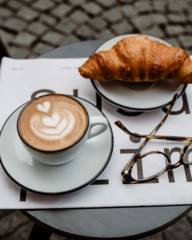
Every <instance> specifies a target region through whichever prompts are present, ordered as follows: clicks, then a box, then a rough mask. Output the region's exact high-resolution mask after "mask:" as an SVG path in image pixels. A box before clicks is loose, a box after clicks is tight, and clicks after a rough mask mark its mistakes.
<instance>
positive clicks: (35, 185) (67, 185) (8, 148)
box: [0, 98, 113, 194]
mask: <svg viewBox="0 0 192 240" xmlns="http://www.w3.org/2000/svg"><path fill="white" fill-rule="evenodd" d="M78 100H79V101H80V102H82V103H83V104H84V105H85V107H86V108H87V110H88V113H89V114H90V115H93V116H94V115H100V116H103V117H105V116H104V115H103V113H101V112H100V111H99V110H98V109H97V108H96V107H95V106H93V105H92V104H91V103H89V102H87V101H86V100H83V99H80V98H78ZM23 106H24V105H23ZM23 106H21V107H19V108H18V109H16V110H15V111H14V112H13V113H12V114H11V115H10V116H9V118H8V119H7V120H6V122H5V124H4V126H3V128H2V132H1V136H0V156H1V164H2V166H3V169H4V170H5V172H6V173H7V175H8V176H9V177H10V178H11V179H12V180H13V181H14V182H16V183H17V184H19V185H21V186H22V187H23V188H25V189H26V190H30V191H33V192H36V193H43V194H60V193H67V192H71V191H74V190H77V189H80V188H82V187H84V186H86V185H87V184H89V183H91V182H92V181H93V180H95V179H96V178H97V177H98V176H99V174H101V172H102V171H103V170H104V169H105V167H106V166H107V164H108V162H109V160H110V157H111V154H112V150H113V133H112V129H111V126H110V124H109V126H108V128H107V130H106V131H105V132H103V133H102V134H100V135H98V136H96V137H94V138H92V139H90V140H88V142H87V143H86V144H85V146H84V147H83V148H82V150H81V151H80V153H79V156H78V157H77V159H74V160H72V161H71V162H69V163H66V164H63V165H60V166H48V165H45V164H41V163H39V162H37V160H33V159H32V157H31V156H30V155H29V153H28V152H27V150H26V149H25V148H24V146H23V145H22V143H21V140H20V139H19V137H18V134H17V129H16V120H17V117H18V115H19V113H20V111H21V109H22V108H23Z"/></svg>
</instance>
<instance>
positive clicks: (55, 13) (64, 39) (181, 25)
mask: <svg viewBox="0 0 192 240" xmlns="http://www.w3.org/2000/svg"><path fill="white" fill-rule="evenodd" d="M123 33H147V34H152V35H154V36H157V37H161V38H163V39H165V40H167V41H168V42H170V43H171V44H174V45H180V46H182V47H184V48H185V49H186V50H188V51H189V52H190V51H191V50H192V37H191V34H192V1H191V0H188V1H187V0H169V1H166V0H153V1H152V0H151V1H150V0H145V1H144V0H143V1H141V0H140V1H139V0H116V1H115V0H95V1H88V0H66V1H64V0H63V1H62V0H0V38H1V39H2V42H3V43H4V44H5V46H6V48H7V50H8V52H9V54H10V56H12V57H15V58H29V57H37V56H39V55H40V54H42V53H44V52H47V51H50V50H51V49H54V48H55V47H58V46H63V45H66V44H69V43H73V42H77V41H80V40H87V39H89V40H90V39H108V38H111V37H113V36H116V35H118V34H123ZM31 227H32V222H31V221H30V220H28V219H27V218H26V217H24V216H23V215H22V214H21V213H20V212H17V211H8V212H7V211H0V239H3V240H16V239H20V240H22V239H27V236H28V234H29V232H30V230H31ZM191 227H192V214H188V215H187V216H186V217H184V218H182V219H181V220H180V221H179V222H177V223H176V224H174V225H172V226H171V227H169V228H167V229H166V230H164V231H162V232H160V233H158V234H155V235H153V236H151V237H148V238H144V239H143V240H167V239H169V240H173V239H174V240H181V239H182V240H183V239H184V240H189V239H192V231H191ZM51 239H52V240H56V239H60V240H61V239H65V238H63V237H59V236H58V235H53V236H52V238H51Z"/></svg>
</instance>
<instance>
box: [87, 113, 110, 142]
mask: <svg viewBox="0 0 192 240" xmlns="http://www.w3.org/2000/svg"><path fill="white" fill-rule="evenodd" d="M89 121H90V123H89V124H90V127H89V134H88V139H90V138H92V137H95V136H97V135H99V134H101V133H102V132H104V131H105V130H106V129H107V127H108V122H107V120H106V119H105V118H104V117H101V116H93V117H90V119H89ZM95 126H97V127H96V128H95Z"/></svg>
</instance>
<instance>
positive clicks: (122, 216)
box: [27, 41, 191, 238]
mask: <svg viewBox="0 0 192 240" xmlns="http://www.w3.org/2000/svg"><path fill="white" fill-rule="evenodd" d="M101 43H102V41H85V42H79V43H75V44H71V45H67V46H65V47H61V48H57V49H55V50H53V51H51V52H49V53H46V54H44V55H43V56H42V57H45V58H75V57H87V56H89V55H90V54H91V53H92V52H93V51H94V50H95V49H97V47H98V46H99V45H100V44H101ZM190 208H191V206H189V205H188V206H165V207H132V208H100V209H67V210H43V211H39V210H38V211H28V212H27V214H28V215H29V216H30V217H32V218H33V219H34V220H36V221H37V222H41V223H43V224H44V225H46V226H48V227H49V228H51V229H53V231H56V232H60V233H63V234H64V235H66V236H72V237H79V236H80V237H94V238H121V237H122V238H123V237H126V238H132V237H135V238H137V237H141V236H147V235H149V234H152V233H154V232H157V231H160V230H161V229H163V228H164V227H166V226H168V225H169V224H172V223H173V222H175V221H176V220H178V219H179V218H180V217H182V216H184V215H185V214H186V213H187V212H188V211H189V210H190Z"/></svg>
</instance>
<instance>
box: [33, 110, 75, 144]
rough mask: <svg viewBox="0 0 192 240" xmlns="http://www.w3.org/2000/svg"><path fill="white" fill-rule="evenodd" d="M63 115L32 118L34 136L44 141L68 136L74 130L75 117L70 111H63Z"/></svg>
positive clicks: (56, 114)
mask: <svg viewBox="0 0 192 240" xmlns="http://www.w3.org/2000/svg"><path fill="white" fill-rule="evenodd" d="M61 113H62V116H63V117H61ZM61 113H60V114H59V113H53V114H52V115H51V116H43V117H40V116H38V115H34V116H33V117H32V118H31V129H32V130H33V132H34V134H35V135H37V136H38V137H40V138H41V139H44V140H57V139H60V138H64V137H65V136H67V135H68V134H69V133H70V132H71V131H72V130H73V129H74V126H75V117H74V116H73V114H72V113H71V112H69V111H68V110H62V112H61Z"/></svg>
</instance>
